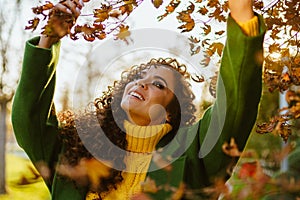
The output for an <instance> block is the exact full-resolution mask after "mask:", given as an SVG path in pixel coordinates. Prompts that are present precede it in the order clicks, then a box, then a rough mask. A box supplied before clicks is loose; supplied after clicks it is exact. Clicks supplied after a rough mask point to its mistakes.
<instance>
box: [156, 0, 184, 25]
mask: <svg viewBox="0 0 300 200" xmlns="http://www.w3.org/2000/svg"><path fill="white" fill-rule="evenodd" d="M179 4H180V0H172V1H171V2H170V3H169V4H168V5H167V6H166V8H165V13H164V14H163V15H160V16H158V17H157V19H158V21H161V20H162V19H163V18H165V17H166V16H168V15H169V14H171V13H173V12H174V11H175V9H176V8H177V6H178V5H179Z"/></svg>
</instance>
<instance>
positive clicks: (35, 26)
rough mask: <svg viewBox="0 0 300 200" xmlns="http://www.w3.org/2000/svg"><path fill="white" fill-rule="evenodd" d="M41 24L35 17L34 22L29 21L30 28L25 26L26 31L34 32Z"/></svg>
mask: <svg viewBox="0 0 300 200" xmlns="http://www.w3.org/2000/svg"><path fill="white" fill-rule="evenodd" d="M39 22H40V19H39V18H37V17H35V18H34V19H32V20H29V22H28V23H29V26H25V30H29V29H32V31H34V30H35V29H36V28H37V26H38V25H39Z"/></svg>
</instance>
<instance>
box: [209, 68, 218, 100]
mask: <svg viewBox="0 0 300 200" xmlns="http://www.w3.org/2000/svg"><path fill="white" fill-rule="evenodd" d="M210 79H211V80H210V83H209V93H210V94H211V96H213V97H214V98H216V95H217V80H218V73H217V72H216V73H215V75H214V76H212V77H210Z"/></svg>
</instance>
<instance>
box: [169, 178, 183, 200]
mask: <svg viewBox="0 0 300 200" xmlns="http://www.w3.org/2000/svg"><path fill="white" fill-rule="evenodd" d="M185 188H186V186H185V184H184V183H182V182H181V183H180V184H179V187H178V188H176V190H175V192H174V193H173V194H172V196H171V200H180V199H182V198H183V196H184V193H185Z"/></svg>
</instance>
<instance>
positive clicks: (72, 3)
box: [63, 0, 82, 17]
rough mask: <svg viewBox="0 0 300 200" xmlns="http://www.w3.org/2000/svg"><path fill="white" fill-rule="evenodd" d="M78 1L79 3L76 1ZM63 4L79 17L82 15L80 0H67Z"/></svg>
mask: <svg viewBox="0 0 300 200" xmlns="http://www.w3.org/2000/svg"><path fill="white" fill-rule="evenodd" d="M76 1H77V2H78V3H76ZM63 4H64V5H65V6H66V7H68V8H69V9H70V10H71V11H72V13H73V14H74V15H75V17H78V16H79V15H80V13H81V8H82V7H81V6H78V5H79V1H78V0H67V1H65V2H64V3H63Z"/></svg>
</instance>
